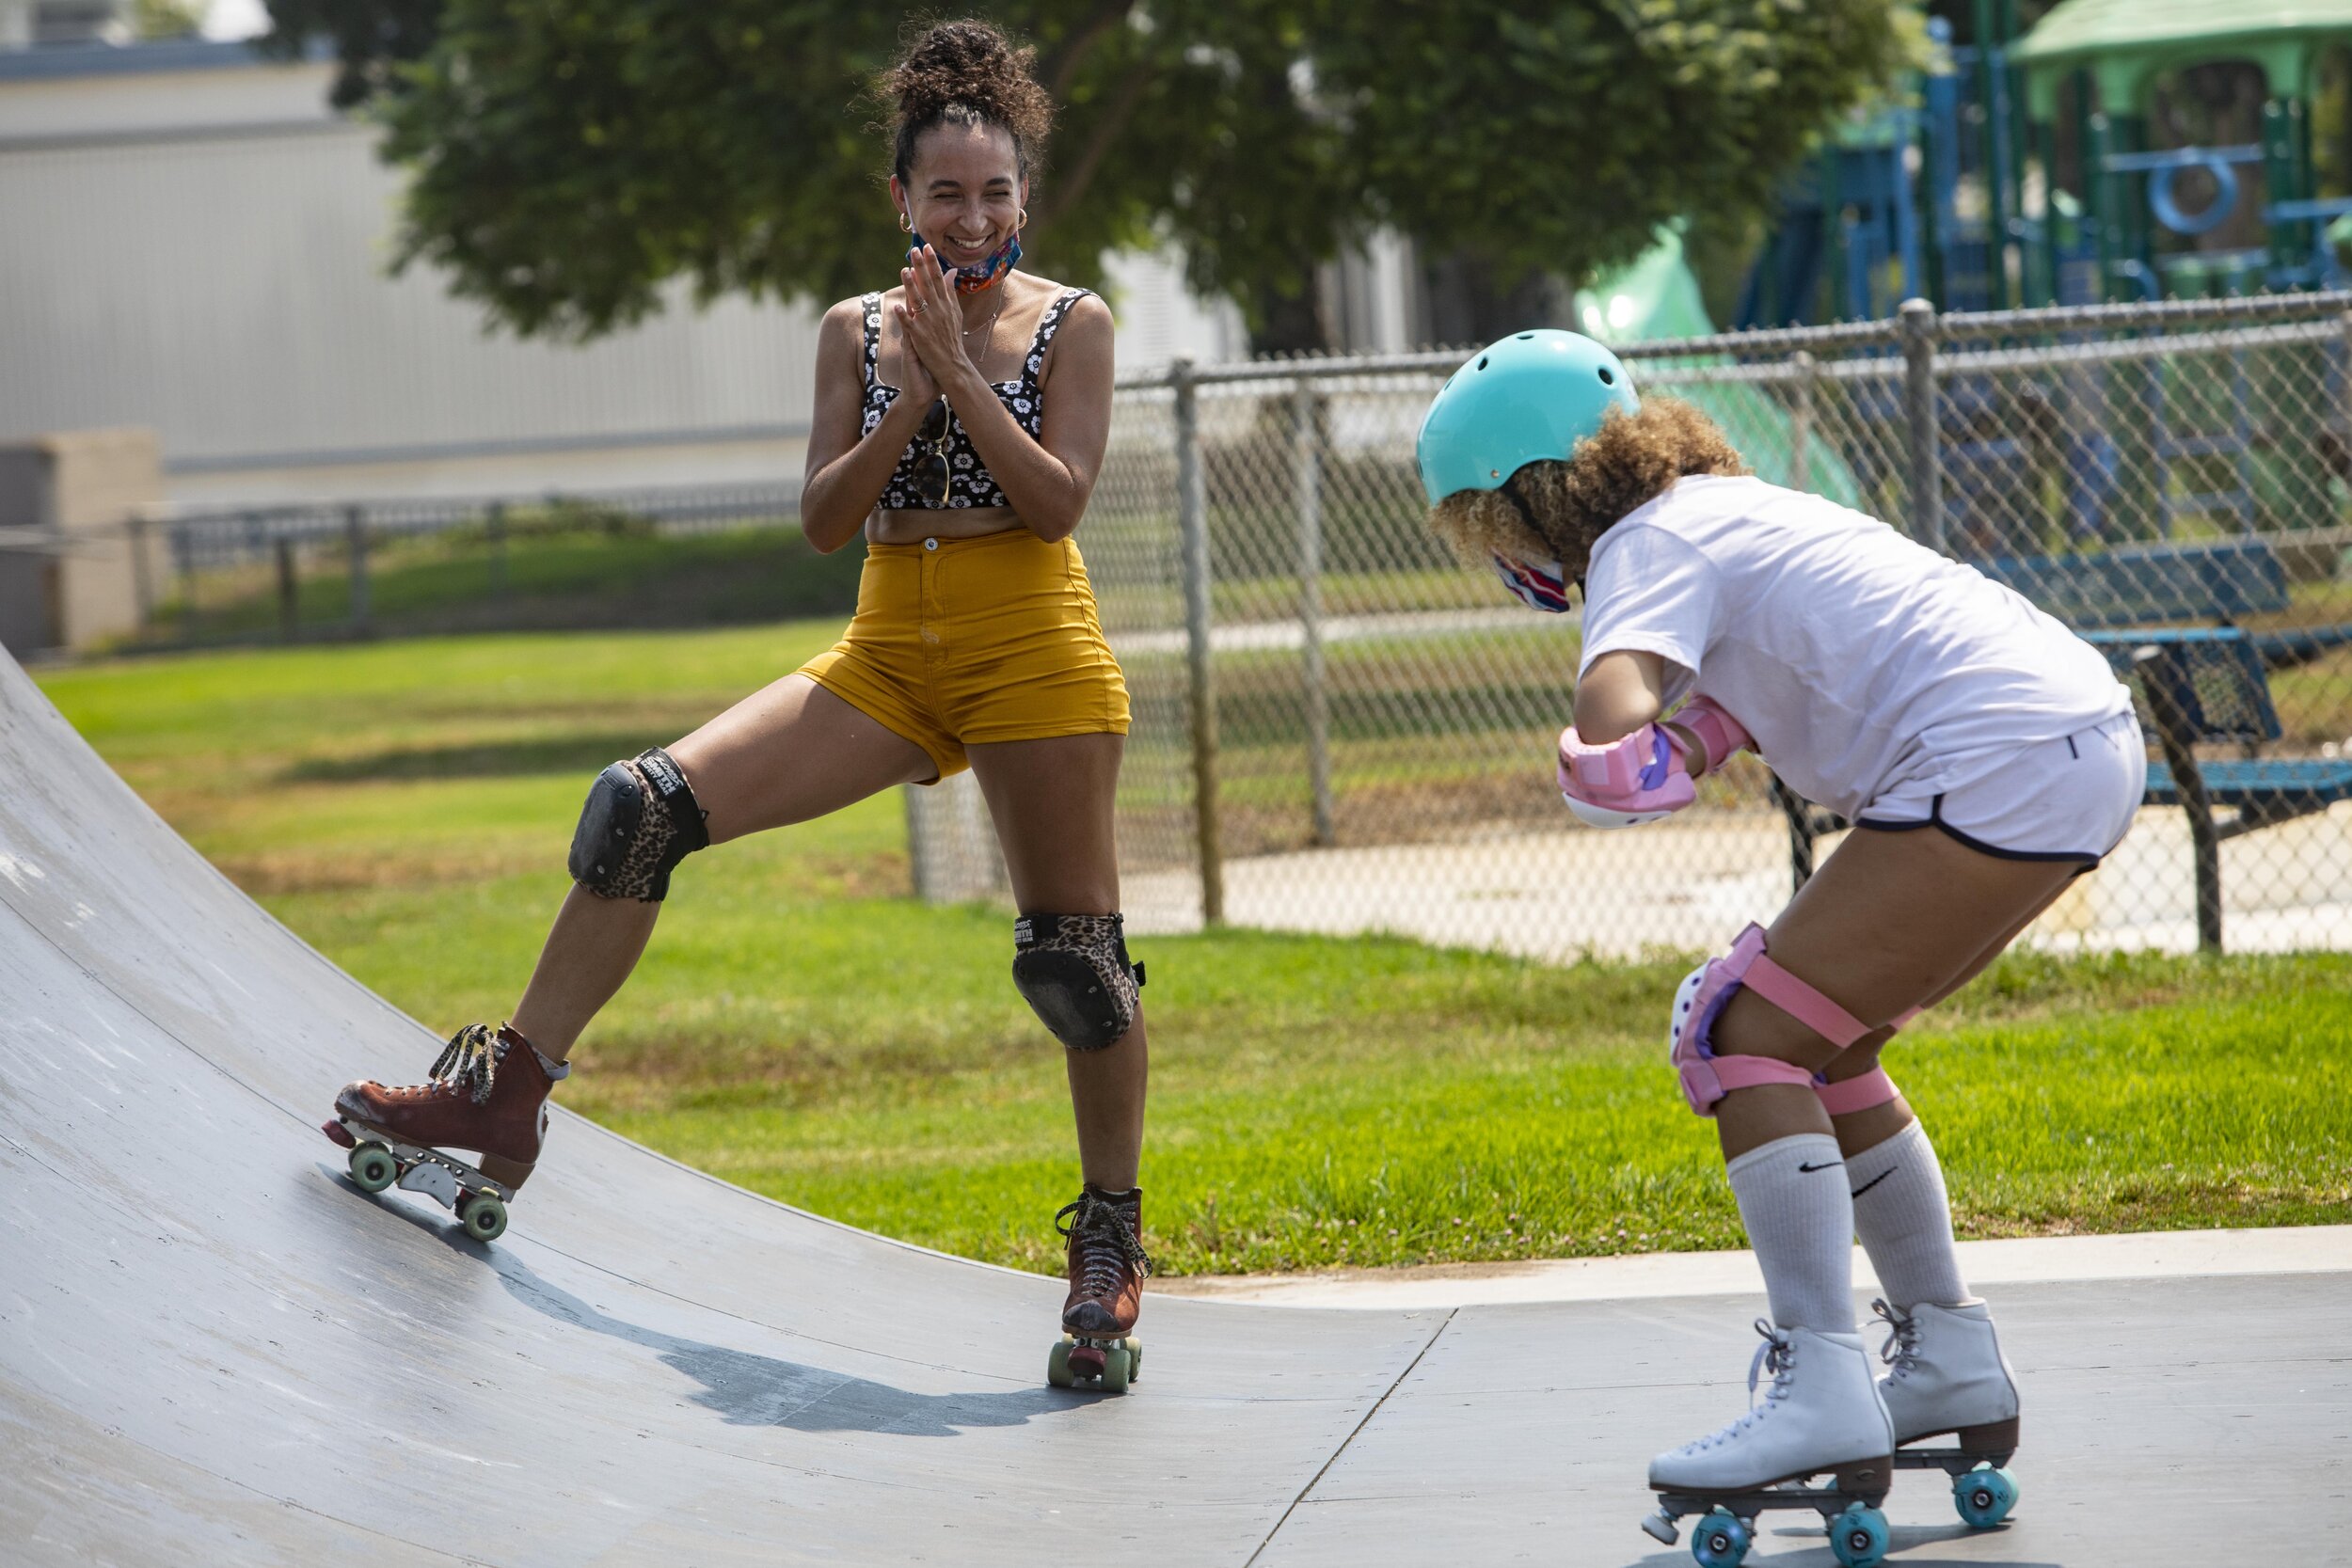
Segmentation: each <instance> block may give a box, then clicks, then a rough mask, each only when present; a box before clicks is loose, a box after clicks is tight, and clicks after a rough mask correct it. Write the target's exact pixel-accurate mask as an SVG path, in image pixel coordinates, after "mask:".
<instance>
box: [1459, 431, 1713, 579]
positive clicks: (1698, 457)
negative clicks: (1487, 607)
mask: <svg viewBox="0 0 2352 1568" xmlns="http://www.w3.org/2000/svg"><path fill="white" fill-rule="evenodd" d="M1748 471H1749V468H1748V466H1747V465H1746V464H1745V463H1742V462H1741V461H1740V453H1739V452H1738V451H1736V450H1734V448H1733V447H1732V444H1731V441H1730V439H1729V438H1728V437H1727V436H1724V433H1723V429H1722V427H1721V426H1719V425H1717V424H1716V423H1715V421H1714V420H1710V419H1708V417H1707V416H1706V415H1705V414H1702V413H1700V412H1699V411H1698V410H1697V409H1696V408H1693V407H1692V405H1691V404H1687V403H1684V402H1683V401H1681V400H1680V399H1679V398H1665V397H1654V398H1648V399H1645V400H1644V402H1643V404H1642V411H1641V412H1640V413H1638V414H1628V413H1626V412H1625V411H1624V410H1623V409H1621V408H1612V409H1611V410H1610V411H1609V417H1608V419H1607V420H1604V421H1603V422H1602V424H1601V427H1600V429H1599V430H1597V431H1596V432H1594V433H1593V434H1592V435H1590V436H1586V437H1585V438H1584V439H1583V440H1581V441H1579V442H1578V443H1577V444H1576V449H1575V450H1574V451H1571V452H1570V453H1569V454H1568V460H1567V461H1566V462H1565V463H1563V462H1559V461H1556V460H1554V459H1550V458H1543V459H1539V460H1537V461H1536V462H1534V463H1530V464H1528V465H1527V466H1526V467H1522V468H1520V469H1519V471H1518V473H1516V474H1513V475H1512V476H1511V481H1510V483H1511V487H1512V488H1513V489H1514V490H1516V491H1518V495H1519V498H1520V499H1522V500H1524V501H1526V502H1527V511H1528V513H1529V514H1532V519H1531V517H1530V516H1529V515H1522V514H1521V513H1520V511H1519V509H1518V507H1517V506H1515V505H1513V504H1512V502H1511V498H1510V497H1509V496H1506V495H1504V494H1503V493H1502V491H1500V490H1456V491H1455V492H1454V494H1452V495H1450V496H1448V497H1446V499H1443V500H1441V501H1439V502H1438V504H1437V505H1436V506H1435V507H1433V508H1431V509H1430V513H1429V528H1430V531H1432V532H1434V533H1435V534H1437V536H1438V538H1440V539H1442V540H1444V541H1445V542H1446V543H1447V544H1448V545H1450V546H1453V547H1454V554H1456V555H1458V556H1460V557H1461V558H1462V561H1463V562H1464V563H1465V564H1467V565H1471V566H1485V565H1486V560H1487V557H1488V556H1490V555H1507V556H1510V557H1511V558H1512V559H1514V560H1517V561H1544V560H1550V561H1557V562H1560V564H1561V565H1562V566H1564V567H1565V568H1566V571H1567V575H1568V576H1569V577H1570V578H1581V577H1582V576H1583V575H1584V569H1585V566H1586V565H1587V563H1589V562H1590V561H1591V559H1592V554H1593V546H1594V545H1595V544H1596V543H1597V541H1598V540H1599V538H1600V536H1601V535H1602V534H1603V533H1606V532H1607V531H1609V530H1610V529H1611V528H1613V527H1614V526H1615V525H1616V523H1617V521H1618V519H1620V518H1622V517H1624V516H1625V515H1627V514H1629V513H1630V512H1633V511H1634V510H1636V509H1637V508H1639V507H1641V506H1643V505H1645V504H1646V503H1647V502H1649V501H1652V500H1655V499H1658V497H1660V496H1661V495H1663V494H1664V493H1665V491H1666V487H1667V486H1668V485H1670V484H1672V483H1674V482H1675V481H1676V480H1677V479H1680V478H1682V477H1683V476H1684V475H1685V474H1726V475H1734V476H1737V475H1740V474H1745V473H1747V472H1748ZM1531 520H1532V521H1533V524H1534V526H1533V527H1530V526H1529V525H1530V522H1531Z"/></svg>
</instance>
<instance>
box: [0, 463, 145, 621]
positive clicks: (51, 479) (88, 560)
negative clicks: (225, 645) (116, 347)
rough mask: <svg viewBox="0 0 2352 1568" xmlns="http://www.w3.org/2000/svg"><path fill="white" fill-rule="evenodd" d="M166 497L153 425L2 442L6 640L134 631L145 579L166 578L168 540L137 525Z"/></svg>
mask: <svg viewBox="0 0 2352 1568" xmlns="http://www.w3.org/2000/svg"><path fill="white" fill-rule="evenodd" d="M162 504H163V467H162V464H161V462H160V460H159V456H158V453H157V450H156V445H155V437H154V435H153V433H152V432H150V431H145V430H95V431H77V432H73V433H71V434H66V435H56V436H43V437H41V438H40V439H39V440H34V441H26V442H19V443H14V444H9V445H0V645H5V646H6V647H7V648H8V651H9V652H10V653H12V654H17V655H20V656H22V655H24V654H32V653H40V652H45V651H48V650H51V649H56V648H69V649H84V648H89V647H92V646H95V645H97V644H99V643H101V642H103V641H106V640H108V639H110V638H114V637H119V636H121V635H122V634H124V633H126V632H130V631H134V630H135V629H136V628H137V627H138V625H139V623H140V620H141V619H142V617H143V615H144V612H145V606H144V605H143V604H142V602H141V598H142V580H144V582H145V583H147V584H152V583H155V582H159V581H160V580H161V575H162V569H163V561H162V559H161V555H162V550H163V542H162V539H161V537H160V535H149V534H143V533H138V532H135V531H134V529H133V527H132V525H133V523H134V522H135V520H136V519H138V518H141V517H144V516H147V515H151V514H152V513H154V512H155V511H156V510H158V509H159V508H160V507H161V506H162ZM135 551H144V552H145V557H146V559H145V561H144V562H141V560H140V559H139V558H138V556H137V555H135V553H134V552H135ZM142 565H143V566H144V568H145V576H144V578H143V579H142V570H141V568H142Z"/></svg>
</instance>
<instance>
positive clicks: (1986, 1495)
mask: <svg viewBox="0 0 2352 1568" xmlns="http://www.w3.org/2000/svg"><path fill="white" fill-rule="evenodd" d="M2016 1506H2017V1478H2016V1477H2014V1476H2012V1475H2010V1473H2009V1472H2008V1471H2007V1470H1970V1471H1969V1472H1967V1473H1966V1474H1965V1475H1958V1476H1954V1477H1953V1478H1952V1507H1953V1509H1954V1510H1955V1511H1956V1512H1958V1513H1959V1514H1960V1518H1961V1522H1962V1523H1963V1524H1964V1525H1966V1526H1967V1527H1968V1528H1971V1529H1991V1528H1993V1527H1994V1525H1997V1524H1999V1523H2000V1522H2001V1521H2002V1520H2004V1519H2006V1518H2008V1517H2009V1511H2010V1509H2012V1508H2015V1507H2016Z"/></svg>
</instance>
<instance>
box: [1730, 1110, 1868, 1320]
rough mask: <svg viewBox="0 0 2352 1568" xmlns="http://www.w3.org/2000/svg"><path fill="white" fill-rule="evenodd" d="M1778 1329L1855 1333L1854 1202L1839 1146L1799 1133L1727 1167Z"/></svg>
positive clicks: (1819, 1136)
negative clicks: (1769, 1297)
mask: <svg viewBox="0 0 2352 1568" xmlns="http://www.w3.org/2000/svg"><path fill="white" fill-rule="evenodd" d="M1725 1168H1726V1169H1727V1170H1728V1172H1729V1173H1730V1176H1731V1190H1732V1192H1733V1194H1734V1195H1735V1196H1738V1198H1739V1199H1740V1223H1741V1224H1743V1225H1745V1226H1746V1227H1748V1244H1749V1245H1750V1246H1753V1247H1754V1248H1756V1262H1757V1264H1758V1265H1759V1266H1761V1267H1762V1269H1763V1271H1764V1289H1765V1291H1766V1292H1767V1293H1768V1294H1769V1295H1770V1296H1771V1297H1772V1321H1773V1322H1774V1323H1778V1324H1780V1325H1781V1326H1782V1327H1783V1328H1810V1329H1816V1330H1819V1331H1820V1332H1823V1333H1828V1334H1851V1333H1852V1332H1853V1323H1854V1318H1853V1198H1852V1196H1851V1193H1850V1192H1849V1190H1848V1188H1847V1184H1846V1165H1845V1162H1844V1160H1843V1158H1842V1157H1841V1156H1840V1155H1839V1154H1838V1152H1837V1140H1836V1138H1833V1137H1831V1136H1830V1135H1829V1134H1828V1133H1826V1132H1800V1133H1798V1134H1797V1135H1796V1136H1794V1137H1789V1138H1779V1139H1775V1140H1774V1141H1772V1143H1768V1144H1766V1145H1765V1146H1764V1147H1763V1148H1752V1149H1749V1150H1748V1151H1747V1152H1746V1153H1745V1154H1742V1155H1740V1157H1739V1158H1738V1159H1736V1160H1734V1161H1732V1162H1731V1164H1729V1165H1728V1166H1727V1167H1725Z"/></svg>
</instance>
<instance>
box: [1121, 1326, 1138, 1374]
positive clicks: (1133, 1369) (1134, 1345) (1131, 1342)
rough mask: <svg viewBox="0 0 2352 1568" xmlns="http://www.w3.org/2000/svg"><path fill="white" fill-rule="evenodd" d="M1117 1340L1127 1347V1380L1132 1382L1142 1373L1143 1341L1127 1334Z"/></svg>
mask: <svg viewBox="0 0 2352 1568" xmlns="http://www.w3.org/2000/svg"><path fill="white" fill-rule="evenodd" d="M1119 1342H1120V1344H1122V1345H1124V1346H1126V1347H1127V1381H1128V1382H1130V1383H1133V1382H1135V1381H1136V1379H1137V1378H1139V1377H1141V1376H1142V1375H1143V1341H1142V1340H1140V1339H1138V1338H1135V1337H1134V1336H1133V1335H1129V1336H1128V1337H1127V1338H1124V1339H1121V1340H1120V1341H1119Z"/></svg>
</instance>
